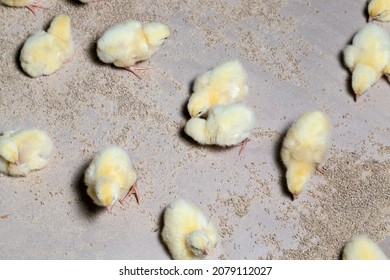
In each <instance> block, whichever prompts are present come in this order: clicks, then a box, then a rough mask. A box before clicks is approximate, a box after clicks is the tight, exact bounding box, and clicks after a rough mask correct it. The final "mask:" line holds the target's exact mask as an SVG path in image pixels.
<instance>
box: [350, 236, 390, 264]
mask: <svg viewBox="0 0 390 280" xmlns="http://www.w3.org/2000/svg"><path fill="white" fill-rule="evenodd" d="M343 259H344V260H387V257H386V255H385V254H384V253H383V252H382V250H381V249H380V248H379V246H378V245H377V244H375V242H374V241H372V240H371V239H369V238H368V237H367V236H364V235H357V236H355V237H353V238H352V240H351V241H350V242H348V243H347V245H346V246H345V247H344V250H343Z"/></svg>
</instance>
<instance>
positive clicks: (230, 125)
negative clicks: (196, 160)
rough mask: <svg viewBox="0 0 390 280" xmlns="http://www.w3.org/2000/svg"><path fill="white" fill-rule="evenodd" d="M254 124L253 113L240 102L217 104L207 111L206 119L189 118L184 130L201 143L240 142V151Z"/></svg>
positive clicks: (222, 143) (232, 144) (233, 143)
mask: <svg viewBox="0 0 390 280" xmlns="http://www.w3.org/2000/svg"><path fill="white" fill-rule="evenodd" d="M254 126H255V114H254V113H253V111H252V110H251V109H249V108H248V107H247V106H245V105H244V104H241V103H233V104H228V105H217V106H215V107H212V108H211V110H210V111H209V114H208V117H207V119H202V118H191V119H190V120H188V122H187V123H186V125H185V128H184V131H185V133H186V134H187V135H189V136H191V137H192V138H193V139H194V140H195V141H197V142H198V143H200V144H203V145H219V146H234V145H238V144H242V147H241V149H240V153H239V154H241V152H242V150H243V148H244V146H245V144H246V142H247V141H249V136H250V133H251V130H252V129H253V128H254Z"/></svg>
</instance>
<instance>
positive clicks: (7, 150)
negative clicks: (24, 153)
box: [0, 136, 19, 163]
mask: <svg viewBox="0 0 390 280" xmlns="http://www.w3.org/2000/svg"><path fill="white" fill-rule="evenodd" d="M0 156H1V157H2V158H4V159H5V160H6V161H8V162H11V163H17V162H18V160H19V151H18V146H17V145H16V143H15V142H14V141H12V140H11V138H9V137H7V136H1V137H0Z"/></svg>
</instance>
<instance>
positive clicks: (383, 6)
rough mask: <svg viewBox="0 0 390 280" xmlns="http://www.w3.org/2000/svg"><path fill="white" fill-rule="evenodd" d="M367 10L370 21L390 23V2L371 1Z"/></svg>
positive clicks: (382, 0)
mask: <svg viewBox="0 0 390 280" xmlns="http://www.w3.org/2000/svg"><path fill="white" fill-rule="evenodd" d="M367 10H368V15H369V18H368V20H369V21H372V20H378V21H390V0H370V1H369V3H368V9H367Z"/></svg>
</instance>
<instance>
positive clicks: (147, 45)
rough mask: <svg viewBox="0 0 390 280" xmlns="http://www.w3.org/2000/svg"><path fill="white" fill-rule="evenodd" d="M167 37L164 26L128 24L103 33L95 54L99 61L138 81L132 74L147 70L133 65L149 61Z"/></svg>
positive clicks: (134, 22) (131, 21)
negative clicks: (118, 68) (121, 69)
mask: <svg viewBox="0 0 390 280" xmlns="http://www.w3.org/2000/svg"><path fill="white" fill-rule="evenodd" d="M168 36H169V29H168V26H166V25H165V24H162V23H141V22H139V21H136V20H129V21H127V22H125V23H121V24H118V25H115V26H113V27H111V28H109V29H108V30H106V31H105V32H104V34H103V35H102V36H101V37H100V38H99V40H98V42H97V54H98V57H99V58H100V60H101V61H103V62H105V63H113V64H114V65H115V66H117V67H122V68H124V69H126V70H128V71H130V72H132V73H133V74H134V75H135V76H137V77H138V78H141V77H140V76H139V74H138V73H137V72H136V71H137V70H138V71H140V70H147V69H148V68H146V67H135V66H134V65H135V64H136V63H137V62H139V61H143V60H145V59H148V58H150V57H151V56H152V55H153V54H154V53H155V52H156V51H157V49H158V48H159V47H160V46H161V45H162V44H163V43H164V41H165V39H166V38H167V37H168Z"/></svg>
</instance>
